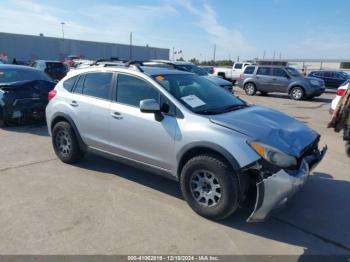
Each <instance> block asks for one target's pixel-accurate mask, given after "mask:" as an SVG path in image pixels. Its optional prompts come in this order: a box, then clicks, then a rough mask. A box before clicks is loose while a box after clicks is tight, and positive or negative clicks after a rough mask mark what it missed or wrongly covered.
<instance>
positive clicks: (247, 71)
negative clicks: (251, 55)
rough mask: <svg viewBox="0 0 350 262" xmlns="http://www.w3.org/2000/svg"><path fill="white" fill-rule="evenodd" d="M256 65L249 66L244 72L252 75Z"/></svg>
mask: <svg viewBox="0 0 350 262" xmlns="http://www.w3.org/2000/svg"><path fill="white" fill-rule="evenodd" d="M254 70H255V67H254V66H247V67H246V68H245V70H244V74H247V75H252V74H253V73H254Z"/></svg>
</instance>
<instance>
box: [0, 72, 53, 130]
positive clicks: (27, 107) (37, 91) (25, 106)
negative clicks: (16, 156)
mask: <svg viewBox="0 0 350 262" xmlns="http://www.w3.org/2000/svg"><path fill="white" fill-rule="evenodd" d="M54 87H55V83H54V82H53V80H52V79H51V78H50V77H49V76H47V75H46V74H45V73H44V72H41V71H39V70H37V69H34V68H31V67H27V66H18V65H0V127H2V126H4V125H7V124H10V123H12V122H15V123H22V122H23V121H26V120H29V119H36V120H39V119H42V118H43V117H44V116H45V114H44V113H45V107H46V105H47V103H48V98H47V96H48V93H49V91H51V90H52V89H53V88H54Z"/></svg>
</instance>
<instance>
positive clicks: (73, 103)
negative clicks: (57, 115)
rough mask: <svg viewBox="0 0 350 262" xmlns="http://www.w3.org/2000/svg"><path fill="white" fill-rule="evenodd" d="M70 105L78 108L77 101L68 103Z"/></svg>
mask: <svg viewBox="0 0 350 262" xmlns="http://www.w3.org/2000/svg"><path fill="white" fill-rule="evenodd" d="M70 105H71V106H74V107H77V106H79V104H78V102H77V101H72V102H71V103H70Z"/></svg>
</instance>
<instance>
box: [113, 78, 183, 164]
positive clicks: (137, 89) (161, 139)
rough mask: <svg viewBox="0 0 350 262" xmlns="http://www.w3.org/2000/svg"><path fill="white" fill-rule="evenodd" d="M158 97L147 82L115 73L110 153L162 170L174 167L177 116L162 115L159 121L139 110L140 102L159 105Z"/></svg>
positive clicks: (157, 93)
mask: <svg viewBox="0 0 350 262" xmlns="http://www.w3.org/2000/svg"><path fill="white" fill-rule="evenodd" d="M160 98H161V95H160V93H159V92H158V91H157V90H156V88H155V87H153V86H152V84H151V83H149V82H147V81H146V80H144V79H142V78H139V77H135V76H131V75H127V74H118V80H117V88H116V101H115V102H113V103H112V104H111V108H110V134H111V140H110V142H111V147H112V151H113V152H112V153H114V154H116V155H119V156H122V157H125V158H127V159H131V160H134V161H137V162H141V163H143V164H147V165H151V166H154V167H158V168H161V169H166V170H171V169H172V168H173V166H172V162H173V160H174V159H175V155H174V154H175V152H174V143H175V133H176V130H177V129H178V125H177V119H176V117H175V116H173V115H171V114H163V119H162V120H159V119H158V120H156V118H155V114H153V113H152V114H151V113H142V112H141V111H140V108H139V104H140V101H141V100H144V99H156V101H159V102H160Z"/></svg>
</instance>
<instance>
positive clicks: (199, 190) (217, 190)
mask: <svg viewBox="0 0 350 262" xmlns="http://www.w3.org/2000/svg"><path fill="white" fill-rule="evenodd" d="M190 188H191V193H192V196H193V197H194V199H195V200H196V202H197V203H198V204H200V205H202V206H205V207H213V206H216V205H217V204H218V203H219V201H220V199H221V186H220V184H219V181H218V179H217V177H216V176H215V175H214V174H213V173H212V172H210V171H208V170H198V171H195V172H194V173H193V174H192V176H191V179H190Z"/></svg>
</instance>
